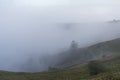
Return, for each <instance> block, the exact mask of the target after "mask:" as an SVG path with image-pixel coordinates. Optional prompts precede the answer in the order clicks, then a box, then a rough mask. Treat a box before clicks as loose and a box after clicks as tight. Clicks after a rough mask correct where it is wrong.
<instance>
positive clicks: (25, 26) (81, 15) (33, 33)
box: [0, 0, 120, 72]
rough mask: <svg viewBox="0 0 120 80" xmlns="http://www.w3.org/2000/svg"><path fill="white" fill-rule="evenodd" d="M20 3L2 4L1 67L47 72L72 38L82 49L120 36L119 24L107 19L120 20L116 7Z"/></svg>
mask: <svg viewBox="0 0 120 80" xmlns="http://www.w3.org/2000/svg"><path fill="white" fill-rule="evenodd" d="M26 1H27V0H26ZM111 1H112V0H111ZM6 2H8V1H7V0H6ZM18 2H19V0H18V1H17V0H15V1H14V3H13V2H12V1H11V2H8V3H3V4H5V5H3V6H1V7H0V70H8V71H17V72H39V71H44V70H47V69H48V67H49V65H52V64H53V62H52V58H53V57H54V55H56V54H58V53H60V52H62V51H65V50H67V49H68V48H69V46H70V43H71V42H72V41H73V40H75V41H76V42H77V43H78V44H79V47H81V48H82V47H87V46H90V45H93V44H96V43H99V42H103V41H107V40H112V39H116V38H120V27H119V26H120V23H108V22H107V21H109V20H113V19H114V18H115V19H119V18H118V13H120V12H117V11H114V8H115V7H106V8H105V9H106V10H104V11H103V9H100V6H99V7H96V8H97V9H96V8H95V9H94V8H93V7H91V8H88V7H89V6H86V7H85V5H84V6H82V7H80V6H75V4H76V3H74V5H73V6H71V3H69V4H68V2H62V3H61V4H56V3H54V4H53V3H51V4H49V5H48V4H47V5H42V6H34V5H37V4H36V3H34V4H32V5H28V3H27V5H26V4H24V5H23V4H22V2H21V3H19V4H18ZM63 3H64V4H63ZM66 3H67V4H66ZM38 5H40V4H38ZM51 5H52V6H51ZM98 9H99V11H98ZM91 10H92V11H91ZM89 11H91V12H89ZM88 12H89V13H88ZM103 12H104V13H103ZM108 13H109V14H108ZM98 16H99V17H98ZM67 24H71V25H72V26H70V27H66V26H67Z"/></svg>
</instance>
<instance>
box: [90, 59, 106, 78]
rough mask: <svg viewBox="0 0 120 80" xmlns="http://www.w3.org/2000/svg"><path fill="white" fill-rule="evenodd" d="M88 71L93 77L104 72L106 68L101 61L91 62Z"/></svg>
mask: <svg viewBox="0 0 120 80" xmlns="http://www.w3.org/2000/svg"><path fill="white" fill-rule="evenodd" d="M88 71H89V75H91V76H93V75H97V74H100V73H102V72H104V67H103V66H102V64H101V62H99V61H90V62H89V63H88Z"/></svg>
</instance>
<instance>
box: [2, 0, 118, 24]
mask: <svg viewBox="0 0 120 80" xmlns="http://www.w3.org/2000/svg"><path fill="white" fill-rule="evenodd" d="M119 4H120V1H119V0H0V5H1V6H0V9H1V10H3V11H5V10H7V11H8V10H9V11H10V13H12V12H14V11H16V9H17V10H18V9H22V11H23V12H24V10H25V11H26V9H27V10H28V12H30V11H33V10H34V11H35V10H36V11H35V12H36V13H38V12H37V11H38V10H39V13H41V12H42V13H43V14H44V13H49V12H50V13H52V14H55V15H52V17H56V15H57V19H59V20H60V19H61V18H59V17H58V16H59V15H60V14H61V15H62V14H65V15H66V16H67V15H68V14H69V15H68V17H66V18H70V19H71V18H72V19H73V20H76V21H77V20H81V21H82V20H83V22H85V21H91V18H92V21H103V20H104V21H105V20H106V21H107V20H110V19H119V18H120V17H119V13H120V11H118V9H119V7H120V6H119ZM55 11H57V12H58V13H55ZM4 13H5V12H3V14H4ZM6 13H8V12H6ZM24 13H25V12H24ZM47 15H50V14H47ZM42 16H43V15H42ZM44 16H46V14H44ZM83 16H84V17H83ZM103 16H104V17H103ZM63 17H64V16H63Z"/></svg>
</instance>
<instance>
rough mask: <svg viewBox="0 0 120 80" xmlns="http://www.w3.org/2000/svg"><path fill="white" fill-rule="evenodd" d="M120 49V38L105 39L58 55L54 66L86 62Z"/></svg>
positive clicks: (62, 66)
mask: <svg viewBox="0 0 120 80" xmlns="http://www.w3.org/2000/svg"><path fill="white" fill-rule="evenodd" d="M119 51H120V38H119V39H115V40H111V41H105V42H101V43H98V44H95V45H93V46H89V47H85V48H77V49H75V50H68V51H66V52H63V53H60V54H59V55H57V56H56V57H57V62H56V63H55V65H53V67H57V68H66V67H69V66H73V65H77V64H82V63H86V62H88V61H91V60H96V59H100V58H102V57H105V56H111V55H113V53H114V54H115V53H118V52H119Z"/></svg>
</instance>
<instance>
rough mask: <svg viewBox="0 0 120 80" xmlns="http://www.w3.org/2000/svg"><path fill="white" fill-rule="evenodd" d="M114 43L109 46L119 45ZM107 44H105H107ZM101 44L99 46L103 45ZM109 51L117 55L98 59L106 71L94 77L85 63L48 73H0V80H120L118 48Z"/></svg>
mask: <svg viewBox="0 0 120 80" xmlns="http://www.w3.org/2000/svg"><path fill="white" fill-rule="evenodd" d="M117 41H118V42H116V41H115V43H113V44H110V45H109V46H111V45H114V44H117V45H118V44H119V40H117ZM108 43H109V42H107V43H106V44H108ZM104 44H105V43H102V44H101V45H104ZM95 47H96V46H95ZM112 47H113V48H114V49H113V48H112ZM110 48H111V49H113V50H115V51H113V52H116V53H118V54H117V56H114V57H113V56H112V58H111V56H107V57H105V58H103V59H100V61H101V62H102V64H103V65H104V66H105V67H106V71H105V72H104V73H101V74H99V75H96V76H89V73H88V69H87V63H85V64H81V65H77V66H74V67H71V68H67V69H63V70H56V71H48V72H41V73H13V72H5V71H0V80H120V55H119V54H120V51H119V49H120V47H116V46H115V47H114V46H111V47H110Z"/></svg>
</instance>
